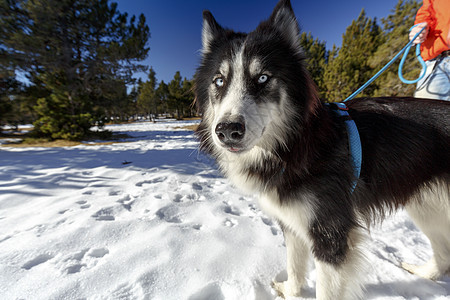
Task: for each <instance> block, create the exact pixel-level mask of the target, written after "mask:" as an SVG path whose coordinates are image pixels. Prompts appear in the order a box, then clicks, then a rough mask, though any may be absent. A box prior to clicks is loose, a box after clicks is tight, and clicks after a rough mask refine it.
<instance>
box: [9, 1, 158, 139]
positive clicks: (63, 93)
mask: <svg viewBox="0 0 450 300" xmlns="http://www.w3.org/2000/svg"><path fill="white" fill-rule="evenodd" d="M1 8H2V10H1V12H0V13H1V15H0V20H1V21H0V27H2V29H1V30H0V39H1V40H0V42H1V46H2V47H1V48H2V50H4V51H6V52H7V55H8V58H9V60H11V61H14V62H15V63H16V64H17V66H18V67H19V69H20V70H22V71H23V72H25V73H26V74H27V75H28V79H29V81H30V82H31V85H33V86H34V88H33V89H30V90H31V91H33V92H34V93H35V94H30V95H29V97H30V98H32V99H38V100H37V105H36V107H35V110H36V112H37V113H38V115H39V119H38V120H37V121H36V122H35V123H34V125H35V131H36V132H37V133H38V134H40V135H43V136H46V137H50V138H65V139H80V138H82V137H83V136H85V135H86V134H87V133H88V132H89V129H90V127H91V126H92V125H95V124H99V125H101V124H102V123H103V121H104V117H105V113H106V111H107V110H108V109H110V108H111V106H114V105H115V104H117V103H118V99H119V98H120V99H122V100H123V99H124V95H123V86H124V84H128V83H130V82H131V81H132V78H131V75H132V73H133V72H135V71H143V70H145V69H146V67H144V66H142V65H139V64H138V62H139V61H141V60H143V59H145V58H146V56H147V53H148V51H149V48H148V47H146V43H147V41H148V38H149V29H148V26H147V25H146V24H145V17H144V16H143V15H142V14H141V15H140V17H139V18H138V20H136V17H135V16H132V17H131V18H128V15H127V14H122V13H120V12H119V11H118V10H117V4H116V3H111V4H109V3H108V0H34V1H27V0H8V1H6V3H5V1H2V5H1ZM0 63H3V62H2V61H0ZM118 85H119V87H118ZM125 98H126V97H125ZM119 102H120V101H119Z"/></svg>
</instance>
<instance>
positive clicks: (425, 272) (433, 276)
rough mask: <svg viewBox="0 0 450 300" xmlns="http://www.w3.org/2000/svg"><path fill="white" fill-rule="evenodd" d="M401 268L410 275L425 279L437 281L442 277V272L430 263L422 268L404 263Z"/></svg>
mask: <svg viewBox="0 0 450 300" xmlns="http://www.w3.org/2000/svg"><path fill="white" fill-rule="evenodd" d="M401 267H402V268H403V269H405V270H406V271H408V272H409V273H411V274H415V275H418V276H420V277H422V278H425V279H430V280H437V279H439V278H440V277H441V274H440V272H439V271H438V270H437V268H436V266H435V265H434V264H433V263H432V262H428V263H426V264H424V265H422V266H417V265H412V264H408V263H405V262H402V263H401Z"/></svg>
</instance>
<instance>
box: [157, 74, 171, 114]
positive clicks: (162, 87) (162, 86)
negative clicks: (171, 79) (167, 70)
mask: <svg viewBox="0 0 450 300" xmlns="http://www.w3.org/2000/svg"><path fill="white" fill-rule="evenodd" d="M156 97H157V99H158V102H159V107H158V111H160V112H164V113H168V111H169V106H168V103H167V101H168V99H169V87H168V85H167V84H166V83H165V82H164V80H161V82H160V83H159V86H158V89H156Z"/></svg>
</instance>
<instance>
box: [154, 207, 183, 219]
mask: <svg viewBox="0 0 450 300" xmlns="http://www.w3.org/2000/svg"><path fill="white" fill-rule="evenodd" d="M156 215H157V216H158V217H159V218H160V219H161V220H164V221H166V222H169V223H181V222H182V220H181V219H180V216H179V213H178V208H177V207H176V206H165V207H163V208H161V209H159V210H158V211H157V212H156Z"/></svg>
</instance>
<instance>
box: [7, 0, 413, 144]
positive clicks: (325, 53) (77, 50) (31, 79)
mask: <svg viewBox="0 0 450 300" xmlns="http://www.w3.org/2000/svg"><path fill="white" fill-rule="evenodd" d="M419 7H420V3H418V2H417V1H415V0H414V1H413V0H399V1H398V3H397V4H396V5H395V6H394V7H393V8H392V10H391V14H390V15H388V16H387V17H385V18H381V19H380V20H378V19H372V18H369V17H367V15H366V13H365V11H364V9H363V10H362V11H361V13H360V15H359V16H358V17H357V18H356V19H355V20H353V21H352V23H351V24H349V26H348V27H347V29H346V31H345V32H344V33H343V35H342V44H341V45H340V46H339V47H337V46H335V45H333V47H332V49H331V50H329V49H327V48H326V43H325V41H320V40H318V39H315V38H314V37H313V36H312V35H311V34H310V33H302V34H301V37H300V42H301V45H302V47H303V49H304V52H305V56H306V57H307V66H308V69H309V71H310V73H311V75H312V77H313V79H314V81H315V83H316V85H317V87H318V88H319V91H320V97H321V99H322V100H324V101H328V102H335V101H342V100H343V99H345V98H346V97H347V96H348V95H350V94H351V93H352V92H353V91H355V90H356V89H357V88H359V87H360V86H361V85H362V84H364V83H365V82H366V81H367V80H368V79H369V78H370V77H372V76H373V75H374V74H375V73H376V72H377V71H378V70H379V69H380V68H381V67H382V66H383V65H384V64H386V63H387V62H388V61H389V60H390V59H391V58H392V57H393V56H394V55H395V54H396V53H397V52H398V51H399V50H400V49H402V48H403V46H404V45H405V44H406V43H407V41H408V38H407V37H408V31H409V28H410V26H411V24H412V20H414V16H415V14H416V12H417V10H418V8H419ZM150 32H151V30H150V28H149V27H148V25H147V23H146V19H145V17H144V15H143V14H141V15H139V16H134V15H132V16H129V15H128V14H127V13H122V12H120V11H119V10H118V9H117V4H116V3H114V2H110V1H108V0H34V1H28V0H0V126H1V125H6V124H8V125H12V126H17V125H18V124H33V125H34V130H33V135H34V136H36V137H42V138H47V139H50V140H52V139H68V140H80V139H83V138H86V137H87V136H89V134H90V133H91V128H92V127H93V126H98V127H102V126H103V125H104V124H106V123H109V122H130V121H135V120H145V119H150V120H153V119H155V118H158V117H172V118H173V117H174V118H178V119H181V118H186V117H192V116H194V115H195V110H194V108H193V107H192V102H193V100H194V95H193V91H192V87H193V85H194V81H195V78H186V77H184V78H183V77H182V75H181V74H180V72H176V73H175V74H174V77H173V79H172V80H171V81H170V82H168V83H165V82H164V81H160V82H159V81H158V79H157V71H158V70H154V69H153V68H151V67H149V66H146V65H143V64H142V61H143V60H144V59H146V58H147V56H148V55H151V51H150V45H151V40H150ZM397 68H398V62H397V63H396V64H394V65H393V66H392V67H391V68H390V69H389V70H388V71H386V72H385V73H384V74H383V75H381V76H380V77H379V78H378V79H377V81H375V82H374V83H373V84H372V85H370V86H369V87H368V88H367V89H366V90H364V92H363V93H362V94H361V95H360V96H410V95H412V94H413V91H414V88H415V87H414V86H412V85H405V84H403V83H402V82H401V81H400V80H399V79H398V76H397ZM137 72H145V73H146V74H147V78H146V79H145V80H136V79H135V78H133V74H135V73H137ZM419 72H420V67H419V65H418V63H417V62H415V57H414V55H410V56H409V58H408V60H407V63H406V64H405V68H404V71H403V73H404V75H405V77H406V78H415V77H417V76H418V74H419Z"/></svg>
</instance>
